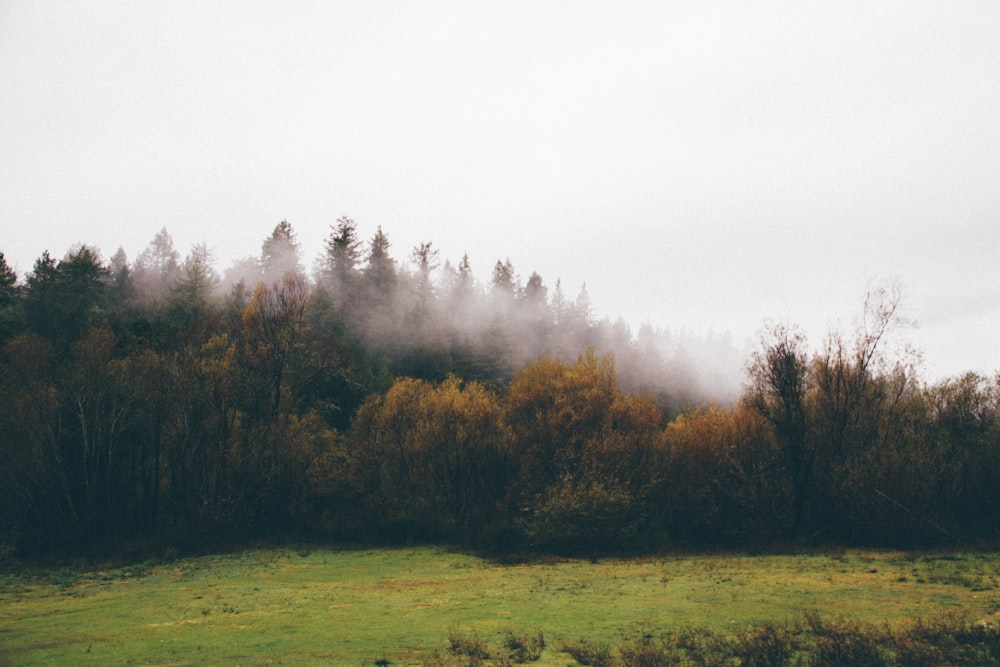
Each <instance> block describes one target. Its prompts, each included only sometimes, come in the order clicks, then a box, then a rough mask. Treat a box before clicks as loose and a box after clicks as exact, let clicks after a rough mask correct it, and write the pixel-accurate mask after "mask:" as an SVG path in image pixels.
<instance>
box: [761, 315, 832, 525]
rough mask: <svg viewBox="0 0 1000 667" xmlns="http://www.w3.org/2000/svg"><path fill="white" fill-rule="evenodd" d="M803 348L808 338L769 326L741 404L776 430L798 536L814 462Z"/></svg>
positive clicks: (804, 350)
mask: <svg viewBox="0 0 1000 667" xmlns="http://www.w3.org/2000/svg"><path fill="white" fill-rule="evenodd" d="M805 348H806V338H805V335H804V334H803V333H802V332H801V331H800V330H798V329H796V328H794V327H790V326H787V325H783V324H776V325H773V326H772V327H771V328H770V329H769V330H768V331H766V332H765V333H764V334H763V335H762V336H761V349H760V350H758V351H756V352H754V354H753V356H752V357H751V361H750V365H749V366H748V368H747V375H748V379H749V384H748V385H747V388H746V392H745V394H744V402H745V404H746V405H747V406H748V407H750V408H752V409H754V410H756V411H757V412H758V413H759V414H760V415H761V416H762V417H764V419H766V420H767V421H768V422H770V423H771V425H772V426H773V427H774V429H775V433H776V434H777V437H778V441H779V443H780V445H781V449H782V451H783V452H784V455H785V457H786V460H785V468H786V470H787V471H788V475H789V477H790V480H791V485H792V493H793V518H792V525H791V530H792V532H793V533H796V534H798V533H799V532H800V531H801V530H802V529H803V528H804V526H805V522H806V512H807V502H808V500H809V492H810V490H811V485H812V472H813V466H814V465H815V462H816V446H815V442H813V441H811V440H810V439H809V437H808V435H809V434H808V428H809V424H808V415H807V407H806V401H807V394H808V391H809V386H808V381H809V361H808V357H807V354H806V349H805Z"/></svg>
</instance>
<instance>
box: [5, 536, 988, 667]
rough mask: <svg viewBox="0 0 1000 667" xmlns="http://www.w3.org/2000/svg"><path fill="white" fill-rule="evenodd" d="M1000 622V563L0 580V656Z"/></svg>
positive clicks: (86, 659)
mask: <svg viewBox="0 0 1000 667" xmlns="http://www.w3.org/2000/svg"><path fill="white" fill-rule="evenodd" d="M998 614H1000V555H997V554H994V553H972V552H970V553H939V552H934V553H929V552H928V553H908V552H895V551H837V552H830V553H798V554H787V555H743V554H730V553H727V554H698V555H691V554H677V555H661V556H657V557H648V558H635V559H618V558H614V559H606V560H600V561H596V562H595V561H589V560H557V559H552V560H544V561H533V562H525V563H513V564H504V563H496V562H492V561H489V560H485V559H482V558H479V557H476V556H473V555H468V554H463V553H456V552H452V551H448V550H444V549H441V548H434V547H412V548H400V549H370V550H365V549H357V550H352V549H344V550H338V549H332V548H327V547H309V546H303V547H299V548H263V549H256V550H248V551H244V552H241V553H234V554H227V555H212V556H200V557H185V558H177V559H173V560H169V561H163V562H156V563H152V562H149V563H142V564H134V565H128V566H123V567H107V568H99V567H76V568H69V567H66V568H46V569H43V568H19V569H16V570H11V569H8V570H6V571H4V572H3V573H2V574H0V664H2V665H61V664H65V665H125V664H135V665H188V664H199V665H232V664H239V665H264V664H306V665H308V664H340V665H375V664H382V665H385V664H395V665H421V664H446V660H445V659H444V658H442V657H441V656H445V657H447V656H448V655H449V647H450V646H451V647H454V646H455V645H456V644H460V643H461V642H463V641H465V642H473V643H475V642H482V643H483V644H484V645H489V646H501V645H503V644H504V642H505V641H506V642H507V643H508V644H510V643H511V642H510V640H511V638H512V637H513V638H516V637H528V638H534V637H538V636H539V635H541V636H543V637H544V650H540V655H536V656H533V657H536V658H537V661H536V662H534V663H533V664H537V665H560V666H564V665H572V664H578V663H576V662H575V661H574V657H573V656H571V654H570V653H568V652H566V651H567V650H568V649H569V648H570V647H572V646H580V645H589V646H617V645H619V644H621V643H622V642H627V641H630V640H633V639H634V638H636V637H642V636H645V637H652V636H653V635H654V634H656V633H660V632H663V631H675V632H677V631H681V630H684V629H692V628H697V629H701V630H703V631H707V632H711V633H717V634H718V635H719V636H726V635H727V634H730V635H732V634H738V633H740V632H742V631H743V630H744V629H745V628H747V627H749V626H753V625H755V624H775V627H782V626H785V625H789V624H796V623H801V621H802V619H803V618H804V617H807V616H809V617H812V618H816V617H817V616H818V615H822V616H823V617H824V618H830V619H848V620H849V621H850V622H851V623H857V624H859V625H860V626H864V627H879V628H888V629H891V628H902V627H909V626H911V625H912V624H913V623H914V622H915V621H916V620H917V619H933V618H942V617H949V618H960V619H962V622H964V623H968V624H975V623H979V622H982V623H985V624H992V623H994V621H996V620H997V619H998ZM505 638H506V639H505ZM515 643H516V642H515ZM537 647H538V648H539V649H540V643H538V644H537ZM435 656H437V657H435ZM448 659H453V658H448ZM435 660H437V662H435ZM454 664H457V663H454ZM463 664H475V660H474V659H470V660H468V661H467V662H466V663H463ZM591 664H598V663H597V662H596V661H592V662H591Z"/></svg>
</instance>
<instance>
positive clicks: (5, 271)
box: [0, 252, 24, 342]
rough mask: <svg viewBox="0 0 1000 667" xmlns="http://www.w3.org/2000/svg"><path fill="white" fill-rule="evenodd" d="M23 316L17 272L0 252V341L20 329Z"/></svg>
mask: <svg viewBox="0 0 1000 667" xmlns="http://www.w3.org/2000/svg"><path fill="white" fill-rule="evenodd" d="M23 318H24V315H23V313H22V311H21V293H20V289H19V288H18V286H17V274H16V273H15V272H14V270H13V269H11V268H10V266H9V265H8V264H7V260H6V258H5V257H4V256H3V253H2V252H0V342H2V341H4V340H6V339H7V338H9V337H10V336H12V335H13V334H15V333H17V331H18V330H20V328H21V323H22V321H23Z"/></svg>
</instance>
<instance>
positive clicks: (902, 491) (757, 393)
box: [0, 217, 1000, 554]
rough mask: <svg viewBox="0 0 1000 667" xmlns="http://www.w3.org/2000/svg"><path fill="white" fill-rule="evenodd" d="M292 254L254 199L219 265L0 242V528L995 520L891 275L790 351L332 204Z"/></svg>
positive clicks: (633, 527)
mask: <svg viewBox="0 0 1000 667" xmlns="http://www.w3.org/2000/svg"><path fill="white" fill-rule="evenodd" d="M307 252H311V251H308V250H303V249H302V248H301V247H300V245H299V243H298V240H297V238H296V234H295V230H294V228H293V226H292V225H291V224H290V223H289V222H287V221H282V222H280V223H279V224H278V225H276V226H275V228H274V229H273V230H272V232H271V234H269V235H268V236H266V237H265V238H264V239H262V242H261V250H260V254H259V256H256V257H250V258H246V259H244V260H241V261H239V262H235V263H234V264H233V265H232V266H230V267H228V268H227V269H226V270H224V271H222V272H221V273H220V272H219V271H218V269H217V268H216V267H215V266H214V262H213V258H212V254H211V252H210V250H209V249H208V248H207V247H205V246H204V245H198V246H195V247H193V248H191V249H190V250H189V251H188V253H187V254H186V255H184V256H182V255H181V253H180V252H179V251H178V250H177V249H175V248H174V245H173V240H172V238H171V236H170V234H169V232H168V231H167V230H166V229H162V230H160V231H159V232H158V233H156V235H155V236H154V238H153V239H152V240H151V242H150V243H149V246H148V247H147V248H146V249H145V250H143V251H142V252H141V253H140V254H139V255H138V256H137V257H136V259H135V261H134V262H130V261H129V260H128V257H127V256H126V254H125V252H124V251H123V250H121V249H119V250H118V251H117V252H115V253H114V254H113V255H112V256H111V258H110V259H109V260H107V261H105V260H104V259H103V258H102V257H101V255H100V254H99V252H98V251H97V250H96V249H94V248H91V247H89V246H86V245H80V246H76V247H74V248H71V249H70V250H69V251H68V252H67V253H66V255H65V256H64V257H63V258H62V259H60V260H56V259H54V258H53V257H52V256H51V255H50V254H49V253H48V252H47V251H46V252H44V253H43V254H42V255H41V256H40V257H39V258H38V259H37V261H36V262H35V264H34V266H33V267H32V270H31V271H30V272H28V273H27V274H26V275H24V276H17V275H16V274H15V273H14V271H13V270H11V268H10V267H9V266H8V264H7V262H6V260H5V259H4V258H3V255H2V254H0V345H2V350H0V368H2V373H0V434H2V435H0V456H2V457H3V460H4V463H5V465H4V466H3V467H2V468H0V543H2V544H4V545H7V546H8V547H9V548H14V549H17V550H19V552H21V553H24V554H50V553H68V552H89V553H102V552H107V551H111V550H115V549H119V548H124V546H123V545H128V544H139V543H153V544H160V545H173V546H180V547H192V548H193V547H195V546H197V545H204V544H206V543H208V542H210V541H211V540H214V539H219V538H221V537H225V538H227V539H253V538H259V537H274V536H280V535H285V534H289V533H296V534H308V535H311V536H316V537H322V536H325V537H329V538H332V539H343V540H374V541H378V542H399V541H446V542H449V543H461V544H465V545H468V546H472V547H476V548H481V549H489V550H496V551H510V550H526V549H544V550H548V551H557V552H561V553H574V554H579V553H602V552H603V553H608V552H618V551H637V550H650V549H657V548H662V547H664V546H672V545H692V546H705V545H740V546H750V545H752V546H767V545H777V544H798V543H814V542H835V543H840V544H882V545H886V544H891V545H932V544H942V543H948V544H953V543H959V542H961V543H976V542H980V541H991V540H995V539H996V538H997V537H998V535H997V530H998V526H997V524H996V520H995V516H996V512H997V510H998V509H1000V490H998V489H1000V484H998V483H997V482H998V481H1000V432H998V425H1000V421H998V419H1000V414H998V407H1000V406H998V401H1000V380H998V379H997V378H985V377H981V376H978V375H975V374H966V375H963V376H960V377H957V378H953V379H948V380H944V381H941V382H938V383H936V384H932V385H928V384H926V383H925V382H923V381H922V380H921V378H920V376H919V372H918V371H919V364H918V355H916V354H915V353H913V352H912V351H910V350H908V349H907V348H906V347H905V345H904V344H903V339H902V338H901V337H900V336H899V334H900V332H901V330H902V329H904V328H905V325H906V321H905V318H904V317H903V314H902V309H901V294H900V293H899V292H898V290H896V289H895V288H893V287H892V286H889V287H876V288H873V289H872V290H871V291H870V292H869V293H868V294H867V295H866V296H865V298H864V299H863V301H862V304H861V309H860V313H859V316H858V318H857V320H856V326H855V328H854V330H853V331H850V332H833V333H831V334H830V335H829V336H828V337H827V339H826V340H824V341H822V343H821V345H820V346H819V347H818V348H813V347H810V345H809V342H808V341H807V340H806V338H805V336H804V334H803V333H802V332H801V331H800V330H799V329H797V328H796V327H795V326H794V325H793V324H771V325H769V326H768V327H766V328H765V331H764V333H763V334H762V335H761V338H760V340H759V341H758V345H757V348H756V349H755V350H751V349H743V348H742V346H741V345H739V344H737V343H736V342H734V341H732V340H730V339H729V338H728V337H727V336H724V335H722V336H716V335H711V334H709V335H695V334H692V333H690V332H686V331H684V330H681V331H670V330H664V329H654V328H653V327H651V326H649V325H643V326H641V327H640V328H639V329H638V331H635V332H633V331H632V330H631V328H630V327H629V326H627V325H626V324H625V323H624V322H621V321H618V322H612V321H609V320H607V319H600V318H599V317H598V315H597V314H595V313H594V312H593V308H592V305H591V303H590V299H589V296H588V295H587V291H586V286H585V285H581V286H580V288H579V289H578V291H576V293H575V294H571V293H569V292H567V289H566V288H565V286H564V285H563V284H562V282H561V281H560V280H558V279H556V281H555V283H554V284H552V283H548V282H546V280H545V279H544V278H543V277H542V275H541V274H539V273H537V272H535V271H531V272H530V273H528V277H527V278H526V279H523V278H522V274H521V273H519V272H518V270H517V268H516V265H515V264H514V262H513V261H512V260H511V259H510V258H506V257H504V258H498V259H497V261H496V263H495V265H493V266H492V267H483V271H484V274H485V275H486V276H487V278H486V280H484V281H480V280H479V279H478V278H477V276H476V273H475V272H474V270H473V267H472V266H471V265H470V262H469V258H468V256H467V255H466V256H463V257H461V258H459V259H458V261H457V263H453V262H452V260H451V259H450V258H442V257H441V256H440V253H439V252H438V249H437V248H436V247H435V245H434V243H433V242H432V241H430V240H428V241H425V242H421V243H419V244H418V245H417V246H416V247H414V248H411V249H402V250H400V249H396V248H394V246H393V244H392V241H391V237H390V235H389V234H388V232H387V231H385V230H383V229H382V228H381V227H379V228H377V230H376V232H375V233H374V234H373V235H372V236H371V237H370V238H368V239H365V238H363V236H362V235H361V233H360V231H359V229H358V226H357V224H356V223H355V222H354V221H353V220H352V219H350V218H347V217H342V218H340V219H339V220H337V221H336V222H335V223H334V224H332V225H331V227H330V232H329V236H328V237H327V239H326V241H325V243H324V244H323V247H322V248H320V249H319V250H318V252H317V254H316V255H315V256H313V257H312V258H310V257H309V256H308V255H307V254H306V253H307ZM307 265H311V268H310V269H309V270H307V269H306V268H305V267H306V266H307ZM762 315H763V314H762ZM740 369H743V372H742V374H741V373H740V372H739V370H740Z"/></svg>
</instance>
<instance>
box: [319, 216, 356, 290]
mask: <svg viewBox="0 0 1000 667" xmlns="http://www.w3.org/2000/svg"><path fill="white" fill-rule="evenodd" d="M361 245H362V243H361V239H360V237H359V236H358V226H357V223H355V222H354V220H352V219H351V218H348V217H347V216H343V217H341V218H339V219H338V220H337V224H336V225H334V226H333V228H332V229H331V231H330V236H329V237H328V238H327V240H326V253H325V255H324V265H323V269H324V273H325V275H326V278H327V280H328V281H329V282H331V283H332V287H334V288H335V289H334V293H335V294H337V295H339V294H340V293H341V289H342V288H345V287H346V286H347V285H349V283H350V282H351V278H352V276H353V275H354V272H355V271H356V269H357V266H358V262H359V260H360V259H361ZM337 288H340V289H337Z"/></svg>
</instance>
